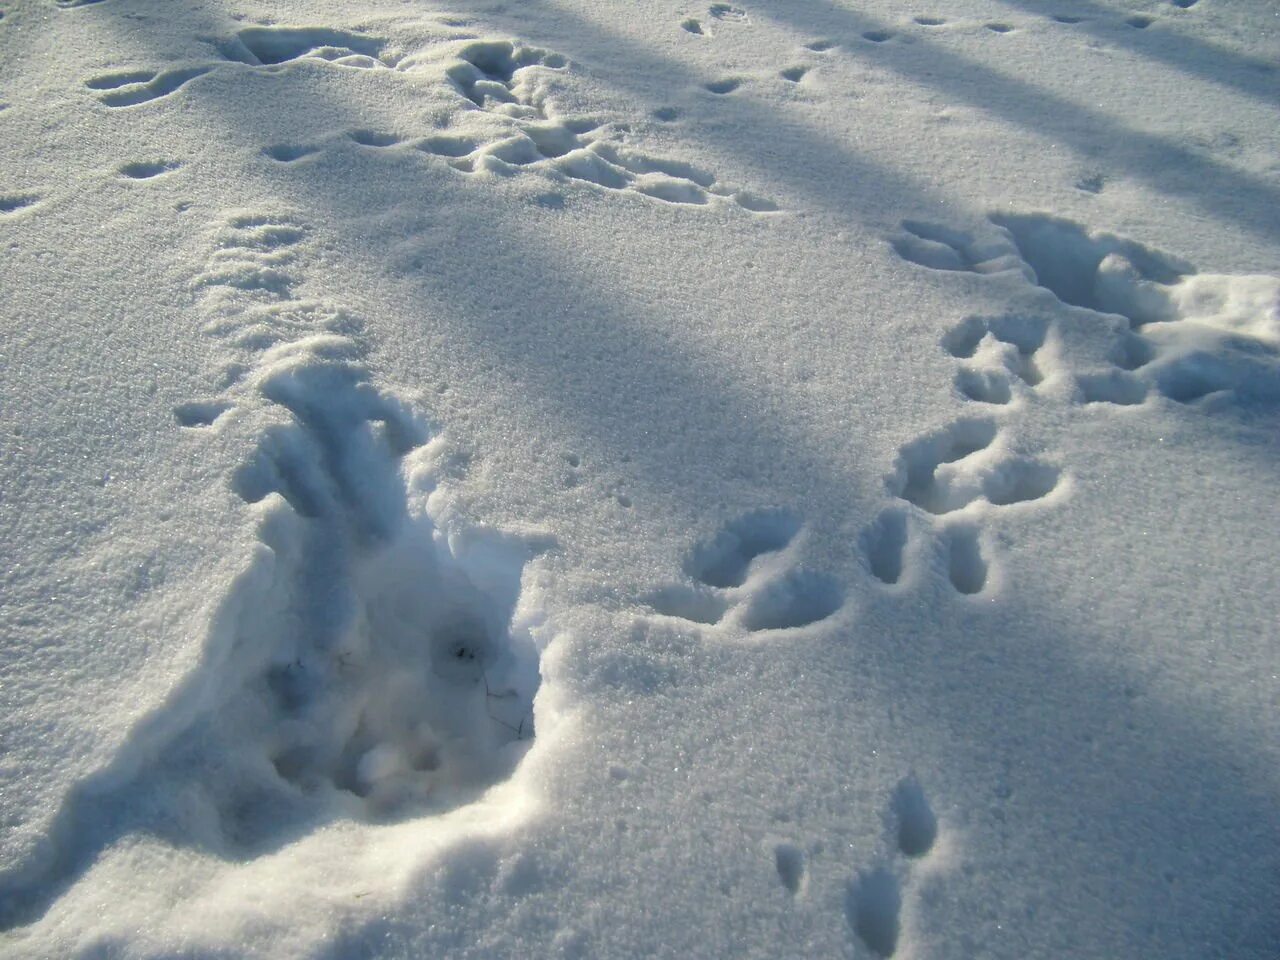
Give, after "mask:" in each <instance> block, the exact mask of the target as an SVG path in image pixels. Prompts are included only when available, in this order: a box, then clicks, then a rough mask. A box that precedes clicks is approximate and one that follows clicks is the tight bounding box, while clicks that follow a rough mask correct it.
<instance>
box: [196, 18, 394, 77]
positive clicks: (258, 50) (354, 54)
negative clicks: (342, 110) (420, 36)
mask: <svg viewBox="0 0 1280 960" xmlns="http://www.w3.org/2000/svg"><path fill="white" fill-rule="evenodd" d="M386 45H387V44H386V41H385V40H383V39H382V38H380V37H374V36H369V35H368V34H363V33H353V32H351V31H347V30H334V29H331V28H328V27H278V26H272V27H249V28H247V29H245V30H241V31H240V32H239V33H237V34H236V35H235V36H234V37H233V38H231V39H230V40H225V41H223V42H222V43H220V44H219V45H218V51H219V52H220V53H221V54H222V55H223V57H224V58H226V59H227V60H231V61H235V62H237V63H246V64H248V65H250V66H253V67H262V66H275V65H277V64H282V63H290V62H292V61H295V60H303V59H316V60H326V61H328V62H329V63H332V64H336V65H337V66H342V67H358V68H370V67H393V66H395V63H394V61H389V60H385V59H383V50H384V48H385V47H386Z"/></svg>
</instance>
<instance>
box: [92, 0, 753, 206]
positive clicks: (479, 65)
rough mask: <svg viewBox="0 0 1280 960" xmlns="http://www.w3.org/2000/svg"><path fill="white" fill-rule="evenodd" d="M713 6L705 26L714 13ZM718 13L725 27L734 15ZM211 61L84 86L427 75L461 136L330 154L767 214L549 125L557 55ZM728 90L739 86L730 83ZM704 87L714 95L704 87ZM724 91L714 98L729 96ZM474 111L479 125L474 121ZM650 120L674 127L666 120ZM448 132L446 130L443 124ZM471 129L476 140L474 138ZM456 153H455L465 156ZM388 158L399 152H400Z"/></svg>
mask: <svg viewBox="0 0 1280 960" xmlns="http://www.w3.org/2000/svg"><path fill="white" fill-rule="evenodd" d="M720 6H724V5H717V6H716V7H715V8H713V14H714V13H715V11H716V10H719V7H720ZM735 9H736V8H727V7H726V10H728V11H729V12H727V13H726V12H725V11H724V10H721V11H720V14H721V19H728V20H732V19H734V17H735V15H734V14H733V10H735ZM215 46H216V48H217V50H218V51H219V53H220V54H221V57H222V59H221V60H219V61H217V62H214V63H208V64H198V65H193V66H189V67H184V68H181V69H177V70H170V71H166V72H163V73H158V72H156V71H154V70H145V69H134V70H126V71H118V72H115V73H110V74H103V75H100V76H96V77H91V78H90V79H88V80H87V81H85V84H86V86H87V87H88V88H89V89H91V90H93V91H94V92H95V94H96V95H97V97H98V99H99V100H100V101H102V102H103V103H105V104H106V105H107V106H110V107H129V106H135V105H138V104H143V103H148V102H150V101H152V100H157V99H160V98H162V97H165V96H168V95H169V94H172V93H174V92H175V91H177V90H178V89H180V88H181V87H182V86H184V85H185V84H186V83H188V82H190V81H191V80H194V79H196V78H197V77H199V76H202V75H203V74H205V73H208V72H210V71H211V70H215V69H246V68H247V69H252V70H269V71H278V70H280V69H282V68H284V67H286V66H287V65H289V64H291V63H294V62H298V61H309V62H311V63H316V64H326V65H329V66H333V67H336V68H363V69H370V68H378V69H386V70H389V71H392V72H394V73H396V74H406V75H409V74H422V73H429V74H430V73H434V75H435V76H436V77H438V79H439V81H440V83H441V84H447V85H448V86H450V87H452V88H453V89H454V90H455V91H457V93H458V94H459V95H460V96H461V97H462V98H464V99H465V101H466V106H465V108H464V107H463V106H462V105H459V106H458V107H457V108H455V109H454V110H453V111H452V114H453V115H452V118H451V119H453V120H456V121H458V122H459V125H465V126H466V127H467V128H468V130H467V132H466V133H462V132H460V131H459V132H454V131H452V130H450V129H448V125H446V126H444V127H443V128H440V129H437V130H436V131H434V132H433V133H431V134H430V135H427V136H425V137H420V138H413V137H406V136H404V135H402V134H400V133H388V132H385V131H380V130H376V129H373V128H362V129H359V130H355V131H345V132H343V133H341V134H338V135H335V136H330V137H329V138H327V139H329V140H330V141H332V142H337V141H338V140H341V139H346V140H348V141H350V140H354V141H355V142H356V143H357V144H358V145H361V146H367V147H377V148H382V149H388V151H389V154H390V155H395V156H401V157H408V156H412V155H417V156H427V157H434V158H439V159H440V160H442V161H443V162H445V163H447V164H448V165H449V166H450V167H451V168H453V169H455V170H458V171H460V172H462V173H467V174H475V173H486V174H496V175H499V176H509V175H513V174H516V173H519V172H524V171H537V172H539V173H541V174H542V175H544V176H548V177H552V178H555V179H559V180H563V181H573V182H578V183H589V184H591V185H592V186H593V187H597V188H601V189H604V190H607V191H613V192H628V193H633V194H637V195H639V196H643V197H648V198H651V199H654V200H659V201H662V202H665V203H672V204H680V205H688V206H700V205H705V204H709V203H712V202H716V200H717V198H724V199H725V200H729V201H732V202H734V203H736V204H737V205H738V206H740V207H742V208H743V209H745V210H748V211H751V212H753V213H769V212H773V211H776V210H777V209H778V207H777V204H775V203H774V202H773V201H771V200H769V199H767V198H764V197H760V196H758V195H756V194H753V193H751V192H749V191H746V190H743V189H740V188H738V187H735V186H731V185H729V184H724V183H721V182H720V181H719V180H718V179H717V178H716V177H714V176H713V175H711V174H709V173H707V172H705V171H702V170H698V169H697V168H695V167H694V166H693V165H692V164H688V163H685V162H683V161H679V160H672V159H664V158H659V157H653V156H649V155H647V154H644V153H641V152H640V151H638V150H636V149H634V148H632V147H630V146H627V145H625V144H623V143H621V142H620V137H619V134H620V133H625V131H626V125H625V124H621V125H619V124H614V123H610V122H607V121H604V120H601V119H597V118H574V117H562V116H559V115H558V114H557V113H556V112H555V110H554V106H553V104H552V103H551V102H550V99H549V95H548V92H547V81H548V79H549V78H550V77H552V76H553V75H554V74H555V73H557V72H560V73H563V72H564V71H565V70H567V68H568V67H569V61H568V59H567V58H566V57H564V56H563V55H561V54H558V53H554V52H551V51H547V50H542V49H539V48H536V47H530V46H526V45H523V44H520V43H516V42H513V41H510V40H485V39H479V40H477V39H458V40H454V41H447V40H442V41H440V42H437V43H432V44H428V45H427V46H425V47H423V48H421V49H418V50H415V51H412V52H410V53H408V54H403V53H401V52H400V51H399V50H398V49H395V48H393V47H392V46H391V44H390V43H389V42H388V41H387V40H385V39H384V38H381V37H377V36H373V35H371V34H366V33H363V32H360V31H350V30H341V29H335V28H330V27H283V26H270V27H250V28H247V29H244V30H241V31H239V32H238V33H236V34H235V35H234V36H232V37H231V38H229V39H227V40H223V41H221V42H219V43H217V44H215ZM731 82H732V83H733V84H735V85H736V84H737V83H738V82H740V81H737V80H733V81H731ZM711 86H715V84H712V85H711ZM728 91H729V88H728V87H727V86H726V87H725V88H724V90H723V92H728ZM476 110H479V111H483V113H482V114H480V116H482V117H485V118H486V122H485V123H483V124H476V123H474V122H473V121H474V120H475V117H476V115H475V114H474V113H473V112H469V111H476ZM655 116H656V117H657V119H660V120H667V121H669V120H673V119H675V116H676V115H675V113H674V112H671V113H669V114H668V115H666V116H665V117H664V116H663V115H662V114H661V112H660V111H659V112H658V113H656V114H655ZM450 125H451V124H450ZM473 129H476V130H480V129H483V130H484V132H483V133H482V134H480V135H479V136H477V134H476V133H473V132H471V131H472V130H473ZM464 145H465V146H464ZM389 148H402V149H401V150H400V151H399V152H396V151H392V150H390V149H389ZM318 149H319V146H318V145H317V144H314V143H313V144H296V143H279V144H273V145H268V146H266V147H265V148H264V149H263V153H264V155H265V156H266V157H268V158H270V159H271V160H273V161H275V162H277V163H281V164H289V163H294V162H296V161H298V160H301V159H304V158H305V157H307V156H310V155H311V154H313V153H315V152H316V151H317V150H318Z"/></svg>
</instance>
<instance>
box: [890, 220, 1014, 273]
mask: <svg viewBox="0 0 1280 960" xmlns="http://www.w3.org/2000/svg"><path fill="white" fill-rule="evenodd" d="M902 229H903V235H902V236H899V237H897V238H895V239H894V240H893V241H892V245H893V249H894V250H895V251H897V253H898V256H900V257H902V258H903V259H904V260H907V261H909V262H911V263H914V264H917V265H919V266H921V267H929V268H930V269H931V270H958V271H968V272H971V273H1001V272H1004V271H1006V270H1011V269H1022V268H1023V264H1022V262H1021V261H1020V260H1019V259H1018V257H1017V254H1016V252H1015V251H1014V250H1013V249H1012V247H1011V245H1010V244H1009V243H1008V241H1003V240H1002V241H998V242H994V243H980V242H978V241H976V240H975V239H974V238H973V236H972V235H971V234H968V233H965V232H964V231H963V230H954V229H952V228H951V227H945V226H942V225H940V224H936V223H925V222H923V221H920V220H904V221H903V222H902Z"/></svg>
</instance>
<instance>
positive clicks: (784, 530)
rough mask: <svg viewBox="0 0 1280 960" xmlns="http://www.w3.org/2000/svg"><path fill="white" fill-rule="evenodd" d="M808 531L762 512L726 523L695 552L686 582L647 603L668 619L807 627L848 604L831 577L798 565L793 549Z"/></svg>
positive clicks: (751, 628)
mask: <svg viewBox="0 0 1280 960" xmlns="http://www.w3.org/2000/svg"><path fill="white" fill-rule="evenodd" d="M801 528H802V524H801V521H800V518H799V517H798V516H797V515H796V514H794V513H792V512H791V511H789V510H762V511H757V512H755V513H749V514H746V515H745V516H742V517H739V518H738V519H737V520H734V521H733V522H731V523H729V524H726V525H725V526H724V527H723V528H722V529H721V530H720V532H719V533H718V534H716V535H715V536H714V537H712V538H711V539H710V540H707V541H704V542H703V543H700V544H698V545H697V546H695V547H694V549H693V550H692V551H690V553H689V554H688V556H687V557H686V559H685V563H684V572H685V576H686V577H687V580H686V581H685V582H683V583H677V584H672V585H670V586H668V587H666V588H663V589H661V590H659V591H657V592H655V593H653V594H651V595H650V596H649V597H648V598H647V602H648V606H649V607H650V608H651V609H652V610H654V611H655V612H656V613H658V614H660V615H662V616H668V617H675V618H678V619H682V620H687V621H690V622H692V623H698V624H704V625H707V626H716V625H725V626H732V627H737V628H739V629H742V630H745V631H747V632H748V633H758V632H764V631H775V630H792V629H798V628H800V627H807V626H809V625H811V624H814V623H818V622H819V621H821V620H825V619H826V618H828V617H830V616H832V615H833V614H834V613H836V611H838V610H839V609H840V607H841V606H842V605H843V604H844V590H843V589H842V588H841V586H840V585H839V583H838V582H837V581H836V580H835V579H834V578H833V577H830V576H828V575H827V574H825V573H820V572H817V571H813V570H808V569H805V568H803V567H799V566H797V565H796V563H795V557H794V550H793V549H792V548H793V545H794V543H795V541H796V538H797V536H798V535H799V533H800V531H801Z"/></svg>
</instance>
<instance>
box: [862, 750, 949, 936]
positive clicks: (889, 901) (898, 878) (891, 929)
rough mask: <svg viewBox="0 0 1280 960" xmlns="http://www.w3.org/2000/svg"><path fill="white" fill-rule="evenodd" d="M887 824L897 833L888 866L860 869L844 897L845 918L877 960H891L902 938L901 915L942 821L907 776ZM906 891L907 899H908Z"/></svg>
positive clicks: (886, 859)
mask: <svg viewBox="0 0 1280 960" xmlns="http://www.w3.org/2000/svg"><path fill="white" fill-rule="evenodd" d="M886 820H887V821H888V823H889V825H890V828H891V830H892V833H893V838H892V841H891V842H890V843H889V844H887V846H889V847H890V848H891V852H890V853H889V854H888V855H886V856H885V857H884V858H883V862H881V863H880V864H878V865H876V866H874V867H871V868H870V869H866V870H860V871H858V873H857V875H856V876H855V877H854V878H853V879H852V880H851V881H850V882H849V884H848V887H847V888H846V892H845V914H846V917H847V919H848V921H849V926H850V927H851V928H852V930H853V932H854V934H855V936H856V937H857V938H858V940H860V941H861V942H862V943H863V944H864V945H865V946H866V947H867V949H869V950H870V951H871V952H872V953H873V954H875V955H876V956H877V957H881V958H888V957H892V956H893V955H894V954H895V953H896V952H897V950H898V944H899V940H900V938H901V935H902V912H903V909H904V906H906V905H907V904H905V903H904V901H908V902H910V901H913V900H914V899H915V898H914V897H912V896H911V893H912V889H911V888H912V886H913V883H912V881H913V877H912V874H913V872H914V865H913V863H912V861H915V860H919V859H921V858H924V857H926V856H927V855H928V854H929V852H930V851H931V850H932V849H933V845H934V842H935V840H936V839H937V835H938V822H937V818H936V817H935V816H934V814H933V810H932V808H931V807H930V805H929V801H928V799H927V798H926V797H925V793H924V790H923V789H922V788H921V786H920V783H919V781H918V780H917V779H916V778H915V776H914V775H909V776H907V777H905V778H904V779H903V780H901V781H900V782H899V783H898V786H897V787H896V789H895V790H894V792H893V796H892V797H891V798H890V802H889V809H888V811H887V816H886ZM904 892H905V893H906V894H907V896H906V897H904Z"/></svg>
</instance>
